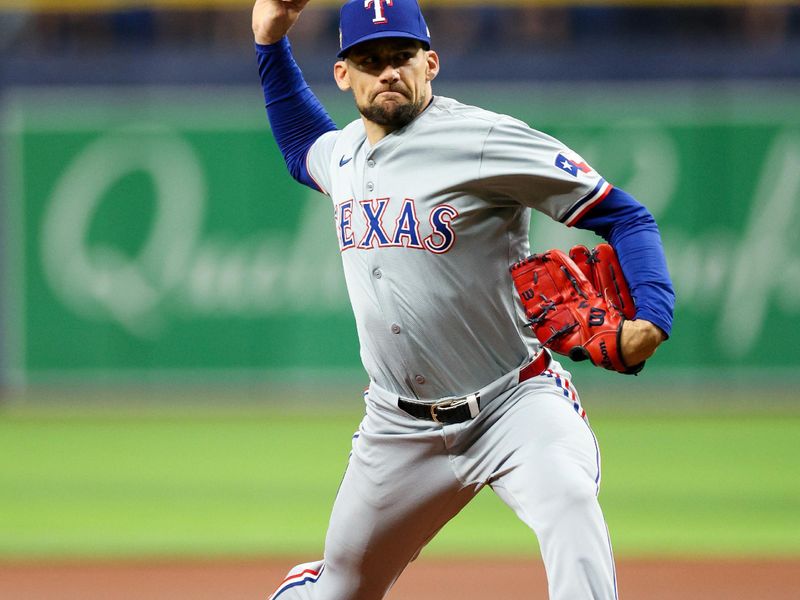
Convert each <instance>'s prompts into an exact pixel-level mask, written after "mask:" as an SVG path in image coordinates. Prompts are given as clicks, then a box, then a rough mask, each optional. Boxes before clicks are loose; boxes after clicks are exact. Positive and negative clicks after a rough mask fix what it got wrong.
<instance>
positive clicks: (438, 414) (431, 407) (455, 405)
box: [397, 349, 551, 425]
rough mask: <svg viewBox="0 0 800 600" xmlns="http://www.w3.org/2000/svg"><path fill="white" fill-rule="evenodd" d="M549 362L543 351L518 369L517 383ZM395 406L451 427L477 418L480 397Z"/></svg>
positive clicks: (402, 400) (405, 402)
mask: <svg viewBox="0 0 800 600" xmlns="http://www.w3.org/2000/svg"><path fill="white" fill-rule="evenodd" d="M550 360H551V357H550V353H549V352H548V351H547V350H544V349H543V350H542V351H541V352H540V353H539V354H538V355H537V356H536V358H534V359H533V361H531V362H530V363H529V364H528V365H526V366H524V367H523V368H522V369H520V371H519V382H520V383H522V382H523V381H525V380H527V379H531V378H533V377H536V376H538V375H541V374H542V373H543V372H544V370H545V369H546V368H547V367H548V366H550ZM397 406H399V407H400V408H401V409H403V410H404V411H406V412H407V413H408V414H410V415H411V416H412V417H416V418H417V419H424V420H426V421H434V422H435V423H439V424H441V425H452V424H453V423H463V422H464V421H469V420H470V419H474V418H475V417H477V416H478V413H479V412H480V411H481V395H480V392H475V393H474V394H469V395H467V396H464V397H463V398H454V399H450V400H442V401H441V402H433V403H429V402H415V401H413V400H406V399H405V398H398V399H397Z"/></svg>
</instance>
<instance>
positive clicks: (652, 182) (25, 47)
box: [0, 0, 800, 600]
mask: <svg viewBox="0 0 800 600" xmlns="http://www.w3.org/2000/svg"><path fill="white" fill-rule="evenodd" d="M422 6H423V9H424V10H425V12H426V16H427V19H428V23H429V26H430V29H431V33H432V38H433V43H434V46H435V47H436V49H437V50H438V51H439V54H440V56H441V58H442V63H443V71H442V75H441V76H440V78H439V79H437V81H436V87H435V91H436V92H437V93H441V94H444V95H453V96H455V97H457V98H459V99H461V100H463V101H467V102H472V103H477V104H480V105H482V106H485V107H487V108H492V109H495V110H498V111H502V112H507V113H509V114H512V115H514V116H517V117H519V118H522V119H523V120H525V121H527V122H528V123H530V124H531V125H532V126H534V127H536V128H538V129H542V130H544V131H546V132H548V133H551V134H553V135H555V136H556V137H559V138H560V139H562V140H563V141H565V142H566V143H568V144H569V145H570V146H572V147H573V148H574V149H576V150H577V151H578V152H580V153H581V154H582V155H583V156H584V157H585V158H586V159H587V160H588V161H589V162H590V163H591V164H592V165H593V166H594V167H595V168H596V169H598V170H599V171H600V172H601V173H603V174H604V176H605V177H606V178H607V179H608V180H609V181H611V182H613V183H614V184H616V185H619V186H620V187H622V188H623V189H626V190H628V191H630V192H632V193H633V194H634V195H635V196H637V197H638V198H639V199H641V200H642V201H643V202H644V203H645V204H647V205H648V206H649V207H650V209H651V210H652V212H653V213H654V214H655V215H656V217H657V219H658V221H659V224H660V226H661V229H662V234H663V238H664V243H665V248H666V251H667V255H668V259H669V263H670V267H671V270H672V274H673V277H674V281H675V286H676V291H677V294H678V305H677V312H676V324H675V330H674V332H673V337H672V339H671V340H670V341H669V342H668V343H667V344H666V345H665V346H664V347H663V348H662V349H661V350H659V353H658V356H657V358H656V359H654V360H652V361H651V364H650V365H649V366H648V368H647V369H646V370H645V372H644V373H643V374H642V375H641V376H640V377H637V378H622V377H614V376H613V375H610V374H608V373H599V372H598V371H597V370H595V369H592V368H587V367H584V366H582V365H576V367H575V369H574V371H575V372H576V376H577V379H578V383H579V384H580V387H581V389H582V396H583V397H584V399H585V402H586V404H587V406H588V410H589V414H590V416H591V418H592V422H593V425H594V427H595V429H596V430H597V432H598V435H599V437H600V441H601V443H602V444H603V450H604V461H605V470H604V489H603V494H602V501H603V505H604V508H605V511H606V513H607V517H608V520H609V524H610V527H611V530H612V534H613V536H614V541H615V546H616V550H617V553H618V555H619V556H621V557H622V558H623V559H636V558H640V557H657V558H658V557H672V558H674V557H684V558H686V557H688V558H697V557H705V558H709V557H712V558H720V557H723V558H725V557H727V558H731V557H733V558H750V559H752V558H759V557H761V558H763V557H768V558H780V559H782V560H783V559H786V560H789V561H790V562H788V563H787V564H788V565H791V567H790V568H791V569H794V570H795V571H794V572H795V573H796V572H797V569H798V562H797V559H798V558H799V557H800V468H798V466H797V460H796V456H797V453H798V451H800V410H799V409H798V406H799V404H798V400H800V397H799V396H800V394H799V393H798V391H797V390H798V385H800V347H798V342H797V340H798V339H800V325H798V323H799V322H800V320H799V319H798V317H799V316H800V250H798V235H797V231H798V230H799V229H800V5H798V3H796V2H788V1H786V2H782V1H769V0H766V1H755V0H753V1H751V2H748V1H734V0H730V1H728V0H707V1H705V2H701V1H693V0H620V1H619V2H609V3H607V2H603V1H602V0H584V1H575V2H569V1H564V0H544V1H541V2H533V1H524V0H516V1H515V0H508V1H505V2H500V1H498V2H488V1H483V2H480V1H478V2H476V1H475V0H465V1H455V0H423V2H422ZM337 11H338V5H337V3H336V2H333V1H331V0H325V1H319V2H318V1H315V0H312V2H311V4H310V6H309V7H308V8H307V10H306V11H305V13H304V14H303V17H302V18H301V20H300V22H299V24H298V26H297V27H296V28H295V30H294V31H293V33H292V35H291V36H290V37H291V39H292V41H293V45H294V48H295V52H296V55H297V58H298V62H299V63H300V65H301V67H302V68H303V70H304V72H305V74H306V76H307V79H308V80H309V81H310V83H311V84H312V87H313V88H314V89H315V91H316V92H317V93H318V95H319V96H320V97H321V98H322V99H323V101H324V103H325V104H326V106H328V108H329V109H330V112H331V114H332V115H333V116H334V118H335V120H336V121H337V122H338V123H339V124H340V125H343V124H345V123H346V122H348V121H349V120H351V119H353V118H356V114H355V112H354V109H353V108H352V106H351V102H350V99H349V97H347V96H344V95H340V94H339V93H338V92H337V91H336V90H335V86H334V85H333V83H332V80H331V77H330V72H331V65H332V62H333V60H334V58H335V52H336V44H337V39H338V36H337V15H338V12H337ZM249 15H250V3H249V2H244V1H241V0H203V1H197V0H149V1H146V2H142V1H141V0H0V136H1V137H0V140H1V141H0V161H1V162H0V215H1V216H0V218H1V219H2V220H1V221H0V236H1V237H0V240H1V245H0V248H1V249H2V254H0V269H1V271H0V275H1V279H0V281H2V285H1V286H0V389H1V390H2V396H0V456H1V457H2V459H0V598H6V597H14V596H11V595H9V594H10V593H11V592H9V589H8V588H5V591H4V588H3V584H2V583H1V582H2V580H3V572H4V571H3V569H6V574H7V575H8V574H9V573H10V571H8V569H10V566H9V565H11V564H17V565H18V564H20V561H23V562H25V563H26V564H27V563H31V562H37V561H44V560H76V559H87V560H88V559H92V560H95V559H109V558H133V559H136V560H143V559H148V560H152V559H165V558H169V559H176V558H178V559H180V558H189V557H191V558H197V557H205V558H220V557H224V558H227V559H231V558H242V557H245V558H262V557H282V556H298V555H299V556H302V557H306V556H308V558H309V559H310V558H312V557H313V556H316V554H318V553H319V551H320V549H321V544H322V539H323V533H324V529H325V525H326V522H327V517H328V510H329V507H330V502H331V500H332V497H333V494H334V493H335V489H336V485H337V483H338V479H339V476H340V473H341V471H342V469H343V468H344V464H345V462H346V457H347V451H348V445H349V441H350V432H351V431H352V430H353V429H355V427H356V426H357V423H358V420H359V412H360V410H361V407H360V404H359V403H360V390H361V389H362V387H363V385H364V384H365V378H364V376H363V374H362V372H361V370H360V366H359V362H358V348H357V342H356V339H355V332H354V327H353V319H352V316H351V314H350V310H349V305H348V302H347V298H346V290H345V287H344V282H343V279H342V274H341V267H340V265H339V256H338V252H337V247H336V240H335V236H334V230H333V228H332V227H331V225H330V211H329V206H328V204H327V200H326V199H324V198H322V197H321V196H320V197H315V195H314V194H313V193H311V192H308V191H306V190H304V189H303V188H301V187H300V186H297V185H296V184H294V183H293V182H292V181H290V179H289V177H288V175H286V173H285V171H284V168H283V164H282V162H281V159H280V155H279V153H278V151H277V148H276V146H275V144H274V142H273V141H272V139H271V137H270V135H269V132H268V125H267V122H266V118H265V115H264V110H263V99H262V96H261V90H260V86H259V83H258V76H257V72H256V68H255V58H254V53H253V49H252V35H251V32H250V16H249ZM578 240H583V241H587V242H589V243H592V242H593V241H594V240H592V238H591V237H586V236H582V235H581V234H580V232H575V231H567V230H565V229H563V228H562V227H561V226H559V225H557V224H551V223H547V222H545V220H544V219H543V218H537V217H534V224H533V227H532V243H533V247H534V248H538V249H544V248H549V247H554V246H560V247H568V246H569V245H570V244H572V243H573V242H575V241H578ZM535 552H536V547H535V542H534V541H533V540H532V539H531V536H530V535H529V534H528V533H527V532H526V531H524V530H523V527H522V525H521V524H519V523H517V522H516V521H515V519H514V517H513V515H512V514H511V512H510V511H508V510H507V509H506V508H505V507H503V506H502V505H500V504H499V502H497V501H496V500H494V499H493V498H492V497H491V495H490V494H483V495H481V497H479V499H478V501H476V503H475V504H474V505H473V506H470V507H469V508H468V509H467V514H464V515H461V516H459V517H458V518H457V519H456V521H454V522H453V523H452V524H451V525H449V526H448V527H447V528H446V529H445V530H444V532H443V533H442V535H441V536H440V538H439V539H437V540H436V541H435V542H434V543H433V544H432V545H431V547H430V549H429V550H426V553H425V554H424V555H423V557H427V556H434V557H435V556H439V557H449V556H453V555H457V556H484V555H492V556H517V557H518V556H520V555H522V554H525V555H528V554H531V555H532V554H534V553H535ZM791 561H794V562H791ZM289 564H290V563H286V566H287V567H288V566H289ZM4 565H5V566H4ZM6 580H7V581H8V579H6ZM795 582H796V583H798V585H800V582H797V581H796V579H795ZM264 591H266V589H265V590H264ZM794 593H796V590H795V592H794ZM16 597H29V598H33V597H35V596H34V595H33V592H31V593H30V594H29V595H28V596H16ZM49 597H67V596H58V595H57V594H56V595H52V596H49ZM99 597H103V596H99ZM709 597H710V596H709ZM746 597H752V598H761V597H768V596H767V595H763V596H757V595H755V596H746ZM769 597H771V598H778V597H783V596H778V595H772V596H769ZM785 597H786V598H789V597H797V596H791V595H789V596H785ZM645 600H647V599H645Z"/></svg>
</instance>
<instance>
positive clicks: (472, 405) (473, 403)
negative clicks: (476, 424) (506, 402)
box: [467, 394, 481, 419]
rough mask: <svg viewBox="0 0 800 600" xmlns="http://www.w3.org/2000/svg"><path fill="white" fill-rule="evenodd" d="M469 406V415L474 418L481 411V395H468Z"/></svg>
mask: <svg viewBox="0 0 800 600" xmlns="http://www.w3.org/2000/svg"><path fill="white" fill-rule="evenodd" d="M467 406H468V407H469V416H470V417H472V418H473V419H474V418H475V417H477V416H478V413H479V412H481V403H480V396H479V395H478V394H470V395H469V396H467Z"/></svg>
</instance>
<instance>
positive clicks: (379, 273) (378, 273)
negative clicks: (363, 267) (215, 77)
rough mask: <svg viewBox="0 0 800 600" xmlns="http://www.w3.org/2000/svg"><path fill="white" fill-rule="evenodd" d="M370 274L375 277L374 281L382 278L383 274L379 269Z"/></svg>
mask: <svg viewBox="0 0 800 600" xmlns="http://www.w3.org/2000/svg"><path fill="white" fill-rule="evenodd" d="M372 274H373V275H375V279H380V278H381V277H383V272H382V271H381V270H380V269H375V270H374V271H373V272H372Z"/></svg>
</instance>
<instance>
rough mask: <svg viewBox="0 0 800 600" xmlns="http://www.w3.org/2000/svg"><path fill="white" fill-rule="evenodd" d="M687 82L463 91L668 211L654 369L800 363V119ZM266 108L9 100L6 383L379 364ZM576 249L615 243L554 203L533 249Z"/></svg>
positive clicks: (69, 94)
mask: <svg viewBox="0 0 800 600" xmlns="http://www.w3.org/2000/svg"><path fill="white" fill-rule="evenodd" d="M684 92H685V90H683V91H681V90H675V91H673V92H672V96H670V94H669V93H664V92H663V90H657V89H650V90H647V91H645V92H641V91H640V92H639V96H636V95H633V96H632V95H631V94H619V95H618V96H615V95H614V94H610V93H609V92H608V90H603V91H602V94H600V92H599V91H597V90H594V89H593V88H585V89H584V88H576V87H574V86H573V87H570V88H569V89H566V88H565V89H552V90H549V91H542V90H537V91H536V92H533V91H522V92H521V91H520V90H513V89H510V90H507V91H506V92H504V93H499V92H498V93H493V94H492V96H491V98H488V99H487V98H481V91H480V89H478V88H472V89H470V88H466V89H462V90H459V91H458V93H454V95H455V96H456V97H459V98H463V99H464V100H465V101H474V102H476V103H478V104H481V105H483V106H486V107H487V108H493V109H495V110H499V111H502V112H507V113H509V114H512V115H514V116H517V117H519V118H521V119H524V120H526V121H527V122H528V123H530V124H532V125H533V126H534V127H536V128H538V129H542V130H544V131H546V132H548V133H550V134H552V135H555V136H556V137H558V138H560V139H561V140H563V141H564V142H565V143H567V144H568V145H569V146H571V147H572V148H573V149H574V150H576V151H578V152H580V154H581V155H582V156H583V157H584V158H585V159H586V160H587V161H588V162H589V163H590V164H591V165H592V166H593V167H594V168H596V169H597V170H598V171H600V172H601V173H602V174H603V175H604V176H605V177H606V178H607V179H608V180H609V181H611V182H612V183H614V184H615V185H618V186H619V187H621V188H623V189H626V190H627V191H629V192H631V193H633V194H634V195H635V196H636V197H637V198H639V199H640V200H641V201H643V202H644V203H645V204H647V205H648V206H649V208H650V209H651V211H652V212H653V213H654V214H655V215H656V217H657V220H658V222H659V224H660V226H661V230H662V236H663V238H664V243H665V248H666V251H667V254H668V259H669V263H670V268H671V271H672V274H673V277H674V281H675V287H676V291H677V293H678V308H677V314H676V322H675V330H674V332H673V336H672V339H671V340H670V341H669V343H668V344H666V345H665V346H664V347H663V349H662V350H660V351H659V357H658V361H654V362H653V365H652V371H656V372H662V373H663V374H669V373H674V372H676V371H678V370H697V369H699V370H700V371H703V372H706V373H708V374H709V375H712V374H715V373H716V374H719V373H721V372H722V371H720V369H723V370H724V369H725V368H726V367H730V368H733V369H739V368H741V367H747V368H760V369H762V368H769V369H773V370H784V371H791V370H792V367H794V366H797V365H798V363H800V350H798V349H797V344H796V341H794V340H796V339H798V337H800V335H798V334H800V325H798V324H797V322H798V319H797V317H798V314H799V313H800V255H798V250H797V241H796V240H797V235H796V233H795V232H796V231H797V229H798V227H799V226H800V116H799V115H798V114H797V112H796V110H792V106H793V104H792V102H788V103H783V102H782V101H781V100H780V98H781V97H780V96H779V95H778V94H776V95H775V98H771V97H770V95H769V94H766V95H765V94H757V95H758V97H759V105H758V106H759V108H758V110H757V111H755V112H753V111H752V110H748V109H747V108H746V106H747V104H746V102H745V101H744V100H743V99H742V97H741V95H739V94H738V93H722V94H720V93H702V94H696V95H694V96H692V98H690V99H688V100H687V97H686V94H685V93H684ZM594 93H597V94H600V95H599V96H598V100H597V101H593V100H592V94H594ZM642 94H644V96H642ZM795 97H796V96H795ZM186 98H192V101H191V102H190V103H187V101H186ZM520 98H527V99H526V101H525V102H524V103H522V102H521V101H520ZM599 98H602V100H600V99H599ZM324 100H325V101H326V104H328V105H329V106H331V108H332V113H333V115H334V117H339V118H338V119H337V120H338V122H339V123H340V124H344V123H345V122H346V121H347V120H349V119H351V118H353V114H352V110H351V109H348V108H345V107H348V106H349V100H348V98H346V97H343V96H342V97H337V98H335V99H330V98H324ZM794 108H796V106H795V107H794ZM262 110H263V109H262V108H261V104H260V101H259V100H258V98H257V96H256V95H254V94H253V93H252V90H225V91H224V92H223V91H220V92H209V91H206V92H202V93H200V92H198V91H197V90H192V91H190V92H189V91H185V90H157V89H155V90H154V89H152V88H147V89H141V90H133V91H129V92H126V93H125V94H124V95H122V94H120V93H118V92H102V91H101V92H98V91H97V90H80V89H79V90H48V89H41V90H37V91H36V93H29V92H26V91H24V90H22V91H16V92H14V93H12V94H9V95H8V97H7V98H6V102H5V110H4V113H3V114H4V117H3V136H4V140H5V143H4V146H5V155H4V161H3V168H4V174H5V175H4V178H3V179H4V182H5V183H4V186H3V194H4V198H5V209H6V210H5V214H4V219H3V221H4V233H3V237H4V264H5V277H4V281H5V285H4V292H3V293H4V302H3V306H5V315H4V345H3V348H4V353H5V358H6V360H5V361H4V362H5V364H6V365H7V366H8V373H7V375H6V379H8V380H10V381H11V382H12V383H16V384H19V385H24V384H25V383H27V382H31V383H36V382H48V381H59V380H71V381H102V382H115V381H128V380H130V381H140V380H142V379H145V380H149V379H152V380H158V381H160V380H170V381H176V382H180V381H182V380H187V381H202V380H204V379H208V378H215V379H219V378H223V379H225V378H228V379H234V380H238V379H246V378H253V377H257V378H261V377H271V376H277V375H280V376H288V377H306V376H308V375H309V374H312V375H313V374H320V375H326V376H328V375H330V374H332V373H339V374H341V373H346V374H350V375H355V376H359V361H358V347H357V341H356V339H355V332H354V324H353V318H352V315H351V313H350V308H349V303H348V300H347V291H346V289H345V285H344V280H343V276H342V270H341V265H340V258H339V252H338V248H337V242H336V237H335V231H334V222H333V218H332V209H331V205H330V202H329V200H328V199H327V198H325V197H323V196H321V195H320V194H317V193H315V192H312V191H310V190H307V189H306V188H304V187H302V186H299V185H297V184H296V183H294V182H293V181H292V180H291V179H290V177H289V176H288V174H287V173H286V171H285V168H284V166H283V161H282V159H281V156H280V153H279V152H278V150H277V147H276V146H275V144H274V142H273V141H272V139H271V136H270V135H269V131H268V126H267V124H266V119H265V117H264V115H263V112H262ZM343 115H346V116H343ZM576 241H582V242H586V243H594V242H596V241H597V240H596V239H595V238H593V236H592V235H591V234H586V232H581V231H579V230H567V229H565V228H564V227H563V226H560V225H558V224H554V223H549V222H547V221H546V219H544V218H543V217H541V215H538V213H535V214H534V221H533V225H532V245H533V248H534V249H537V250H543V249H546V248H549V247H556V246H557V247H569V245H570V244H572V243H574V242H576ZM767 339H768V340H769V343H768V344H764V343H762V341H763V340H767Z"/></svg>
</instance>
